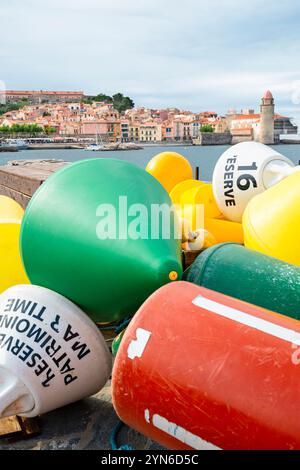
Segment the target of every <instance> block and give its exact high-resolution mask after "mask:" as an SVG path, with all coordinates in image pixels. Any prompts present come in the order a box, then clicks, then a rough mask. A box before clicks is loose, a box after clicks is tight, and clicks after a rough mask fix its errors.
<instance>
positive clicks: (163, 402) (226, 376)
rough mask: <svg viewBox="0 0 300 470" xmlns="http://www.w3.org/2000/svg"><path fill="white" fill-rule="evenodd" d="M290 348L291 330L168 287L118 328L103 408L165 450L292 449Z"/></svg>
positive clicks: (294, 366) (297, 439) (184, 287)
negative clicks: (107, 405) (108, 401)
mask: <svg viewBox="0 0 300 470" xmlns="http://www.w3.org/2000/svg"><path fill="white" fill-rule="evenodd" d="M299 345H300V322H299V321H297V320H295V319H292V318H289V317H286V316H283V315H279V314H276V313H273V312H270V311H268V310H264V309H262V308H259V307H256V306H253V305H250V304H247V303H245V302H241V301H240V300H236V299H233V298H230V297H227V296H224V295H222V294H219V293H216V292H213V291H210V290H207V289H205V288H202V287H198V286H195V285H193V284H190V283H186V282H175V283H173V284H169V285H166V286H164V287H162V288H160V289H159V290H158V291H156V292H155V293H154V294H152V296H151V297H150V298H149V299H148V300H147V301H146V302H145V303H144V304H143V305H142V307H141V308H140V309H139V311H138V313H137V314H136V315H135V317H134V318H133V320H132V322H131V323H130V325H129V326H128V328H127V330H126V332H125V334H124V337H123V339H122V342H121V345H120V348H119V350H118V353H117V357H116V361H115V365H114V370H113V381H112V394H113V404H114V407H115V409H116V412H117V413H118V415H119V417H120V418H121V419H122V420H123V421H124V422H125V423H127V424H128V425H129V426H131V427H133V428H135V429H136V430H138V431H140V432H141V433H143V434H145V435H146V436H149V437H150V438H152V439H154V440H155V441H157V442H159V443H161V444H162V445H164V446H166V447H167V448H170V449H216V448H222V449H300V409H299V404H298V396H299V389H300V374H299V370H300V369H299V365H298V364H299V363H300V359H299V358H300V353H299V350H300V349H299Z"/></svg>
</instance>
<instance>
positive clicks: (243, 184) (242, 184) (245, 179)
mask: <svg viewBox="0 0 300 470" xmlns="http://www.w3.org/2000/svg"><path fill="white" fill-rule="evenodd" d="M238 170H239V171H251V170H252V171H254V170H257V165H256V162H253V163H252V165H251V166H238ZM251 183H252V184H253V187H254V188H257V181H256V179H255V178H254V176H253V175H249V174H248V173H245V174H243V175H241V176H239V177H238V179H237V181H236V184H237V187H238V188H239V189H240V190H241V191H247V189H249V188H250V184H251Z"/></svg>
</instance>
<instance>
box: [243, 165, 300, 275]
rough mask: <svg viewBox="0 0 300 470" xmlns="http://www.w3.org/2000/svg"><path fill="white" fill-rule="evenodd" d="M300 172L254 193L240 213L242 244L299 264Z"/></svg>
mask: <svg viewBox="0 0 300 470" xmlns="http://www.w3.org/2000/svg"><path fill="white" fill-rule="evenodd" d="M299 207H300V171H297V172H296V173H294V174H292V175H290V176H288V177H287V178H285V179H284V180H282V181H280V182H279V183H277V184H275V185H274V186H272V187H271V188H269V189H267V190H266V191H265V192H264V193H262V194H259V195H258V196H255V197H254V198H253V199H252V200H251V201H250V202H249V204H248V206H247V208H246V210H245V212H244V216H243V229H244V234H245V246H246V247H247V248H252V249H253V250H257V251H260V252H261V253H265V254H267V255H269V256H273V257H274V258H278V259H280V260H282V261H286V262H287V263H292V264H295V265H297V266H300V250H299V232H300V210H299Z"/></svg>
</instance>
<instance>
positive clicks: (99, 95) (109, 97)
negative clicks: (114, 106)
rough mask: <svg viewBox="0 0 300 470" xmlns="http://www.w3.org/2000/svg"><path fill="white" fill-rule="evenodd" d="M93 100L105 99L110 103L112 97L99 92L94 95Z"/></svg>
mask: <svg viewBox="0 0 300 470" xmlns="http://www.w3.org/2000/svg"><path fill="white" fill-rule="evenodd" d="M94 101H105V102H106V103H112V97H111V96H108V95H105V94H103V93H99V94H98V95H97V96H95V97H94Z"/></svg>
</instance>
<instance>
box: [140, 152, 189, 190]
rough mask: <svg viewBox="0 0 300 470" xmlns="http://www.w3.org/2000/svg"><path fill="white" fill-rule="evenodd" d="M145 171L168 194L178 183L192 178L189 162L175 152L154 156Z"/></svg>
mask: <svg viewBox="0 0 300 470" xmlns="http://www.w3.org/2000/svg"><path fill="white" fill-rule="evenodd" d="M146 171H147V172H148V173H150V174H151V175H152V176H154V178H156V179H157V180H158V181H159V182H160V183H161V184H162V186H163V187H164V188H165V189H166V190H167V191H168V193H169V192H170V191H171V190H172V189H173V188H174V186H176V185H177V184H178V183H180V182H181V181H184V180H188V179H192V178H193V169H192V167H191V165H190V163H189V161H188V160H187V159H186V158H185V157H183V156H182V155H180V154H179V153H177V152H162V153H159V154H158V155H155V157H153V158H152V159H151V160H150V162H149V163H148V165H147V167H146Z"/></svg>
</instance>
